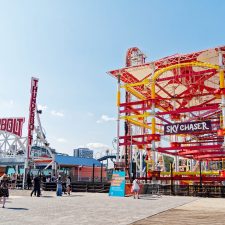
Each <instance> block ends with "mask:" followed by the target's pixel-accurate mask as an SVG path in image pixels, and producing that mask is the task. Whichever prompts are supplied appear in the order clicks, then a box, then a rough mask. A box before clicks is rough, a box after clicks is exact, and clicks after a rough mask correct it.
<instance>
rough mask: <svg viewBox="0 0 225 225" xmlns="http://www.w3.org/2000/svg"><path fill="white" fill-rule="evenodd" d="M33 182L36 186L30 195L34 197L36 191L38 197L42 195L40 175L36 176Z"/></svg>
mask: <svg viewBox="0 0 225 225" xmlns="http://www.w3.org/2000/svg"><path fill="white" fill-rule="evenodd" d="M33 184H34V188H33V190H32V192H31V193H30V196H31V197H32V195H33V193H34V195H36V196H37V197H40V195H41V182H40V178H39V176H35V178H34V180H33Z"/></svg>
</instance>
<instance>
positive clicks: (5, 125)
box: [0, 118, 25, 137]
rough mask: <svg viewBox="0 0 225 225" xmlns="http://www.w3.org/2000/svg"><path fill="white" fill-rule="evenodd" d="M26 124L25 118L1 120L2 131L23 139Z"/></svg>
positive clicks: (0, 127) (0, 128)
mask: <svg viewBox="0 0 225 225" xmlns="http://www.w3.org/2000/svg"><path fill="white" fill-rule="evenodd" d="M24 122H25V118H2V119H0V130H2V131H7V132H9V133H12V134H15V135H17V136H19V137H21V136H22V130H23V124H24Z"/></svg>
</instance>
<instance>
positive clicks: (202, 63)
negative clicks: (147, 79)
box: [151, 62, 224, 99]
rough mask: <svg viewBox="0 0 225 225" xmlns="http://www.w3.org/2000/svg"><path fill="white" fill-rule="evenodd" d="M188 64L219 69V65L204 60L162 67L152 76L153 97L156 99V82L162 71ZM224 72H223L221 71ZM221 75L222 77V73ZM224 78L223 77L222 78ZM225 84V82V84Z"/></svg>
mask: <svg viewBox="0 0 225 225" xmlns="http://www.w3.org/2000/svg"><path fill="white" fill-rule="evenodd" d="M186 66H198V67H207V68H212V69H216V70H219V68H220V67H219V66H218V65H214V64H210V63H204V62H188V63H178V64H175V65H171V66H168V67H165V68H162V69H160V70H158V71H156V72H155V73H154V75H153V77H152V85H151V86H152V87H151V90H152V93H151V96H152V99H155V82H156V79H157V78H158V77H159V76H160V75H161V74H162V73H165V72H167V71H169V70H172V69H175V68H181V67H186ZM221 74H222V72H221ZM220 77H222V75H220ZM221 79H222V78H221ZM223 85H224V84H223Z"/></svg>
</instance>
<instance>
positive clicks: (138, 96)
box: [125, 87, 146, 100]
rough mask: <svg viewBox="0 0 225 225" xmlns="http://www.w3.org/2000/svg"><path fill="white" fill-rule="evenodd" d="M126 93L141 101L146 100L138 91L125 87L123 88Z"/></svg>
mask: <svg viewBox="0 0 225 225" xmlns="http://www.w3.org/2000/svg"><path fill="white" fill-rule="evenodd" d="M125 89H126V90H127V91H128V92H130V93H131V94H132V95H134V96H135V97H137V98H139V99H141V100H146V98H145V97H144V96H143V95H142V94H140V93H139V92H138V91H135V90H134V89H133V88H130V87H126V88H125Z"/></svg>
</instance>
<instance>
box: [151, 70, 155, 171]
mask: <svg viewBox="0 0 225 225" xmlns="http://www.w3.org/2000/svg"><path fill="white" fill-rule="evenodd" d="M154 73H155V72H154V70H153V77H154ZM151 89H152V90H151V91H152V92H151V98H152V110H151V111H152V112H151V114H152V134H155V130H156V125H155V102H154V101H155V80H153V83H152V86H151ZM151 150H152V156H153V168H152V169H153V170H155V169H156V168H155V165H156V152H155V140H152V148H151Z"/></svg>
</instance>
